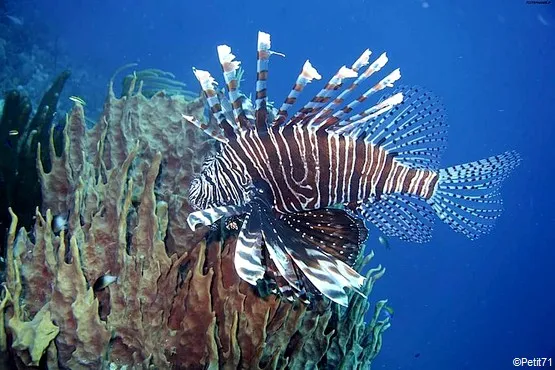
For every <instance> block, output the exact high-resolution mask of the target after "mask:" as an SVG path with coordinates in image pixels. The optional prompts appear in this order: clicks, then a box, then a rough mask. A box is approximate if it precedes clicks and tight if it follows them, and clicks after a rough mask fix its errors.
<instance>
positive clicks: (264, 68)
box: [254, 31, 271, 132]
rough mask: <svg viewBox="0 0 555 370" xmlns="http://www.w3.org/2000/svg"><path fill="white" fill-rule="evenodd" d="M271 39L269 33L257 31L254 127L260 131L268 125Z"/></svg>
mask: <svg viewBox="0 0 555 370" xmlns="http://www.w3.org/2000/svg"><path fill="white" fill-rule="evenodd" d="M270 47H271V41H270V35H269V34H268V33H265V32H261V31H259V32H258V42H257V53H256V58H257V61H256V97H255V109H256V110H255V115H254V116H255V121H256V128H257V129H258V130H259V131H260V132H262V131H265V130H266V129H267V126H268V122H267V121H268V92H267V81H268V66H269V62H270V55H271V51H270Z"/></svg>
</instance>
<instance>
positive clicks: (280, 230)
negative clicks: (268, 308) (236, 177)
mask: <svg viewBox="0 0 555 370" xmlns="http://www.w3.org/2000/svg"><path fill="white" fill-rule="evenodd" d="M259 190H260V189H255V190H254V191H250V192H249V196H250V197H249V202H248V203H246V204H245V205H242V206H219V207H213V208H209V209H205V210H202V211H196V212H193V213H191V214H189V217H188V218H187V222H188V224H189V226H190V227H191V229H193V230H196V229H197V228H198V227H199V226H209V225H212V224H213V223H215V222H216V221H218V220H219V219H221V218H224V217H233V216H239V215H241V216H242V217H243V218H244V219H243V224H242V226H241V229H240V231H239V235H238V238H237V242H236V247H235V259H234V265H235V269H236V271H237V274H238V275H239V277H240V278H241V279H243V280H245V281H246V282H247V283H249V284H251V285H253V286H257V284H258V283H259V282H260V280H263V279H266V278H270V279H271V280H273V281H275V283H276V285H277V287H278V288H279V291H280V293H281V294H282V295H283V296H285V297H286V298H287V299H288V300H290V301H292V300H293V299H294V298H295V297H297V298H299V299H300V300H301V301H303V302H305V303H309V302H310V298H309V297H313V296H316V297H318V296H322V295H323V296H325V297H327V298H329V299H330V300H332V301H333V302H336V303H338V304H340V305H342V306H347V305H348V294H347V291H348V290H351V289H352V290H354V291H356V292H357V293H359V294H361V295H363V296H364V294H363V292H362V289H363V285H364V282H365V278H364V277H362V276H361V275H359V274H358V273H357V272H356V271H355V270H354V269H353V268H352V265H353V264H354V262H355V260H356V259H357V257H358V253H359V247H360V245H361V244H363V243H364V240H365V239H366V235H367V230H366V228H365V226H364V224H363V222H362V221H360V220H358V219H356V218H354V217H351V216H349V215H348V214H347V213H346V212H344V211H341V210H338V209H332V208H325V209H320V210H317V211H307V212H299V213H294V214H286V215H282V216H281V217H276V216H275V214H274V212H273V210H272V207H271V202H269V201H268V196H267V195H266V194H265V192H264V191H259Z"/></svg>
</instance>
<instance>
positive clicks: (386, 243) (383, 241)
mask: <svg viewBox="0 0 555 370" xmlns="http://www.w3.org/2000/svg"><path fill="white" fill-rule="evenodd" d="M378 241H379V242H380V244H381V245H383V246H384V247H385V249H391V246H390V245H389V240H387V239H386V238H385V236H382V235H380V236H379V238H378Z"/></svg>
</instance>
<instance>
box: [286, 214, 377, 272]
mask: <svg viewBox="0 0 555 370" xmlns="http://www.w3.org/2000/svg"><path fill="white" fill-rule="evenodd" d="M281 219H282V220H283V221H284V222H285V224H286V225H287V226H289V227H290V228H292V229H293V230H295V231H296V233H297V234H298V235H299V236H300V238H301V239H303V240H304V241H305V242H307V243H309V244H313V245H315V246H316V247H317V248H319V249H320V250H322V251H323V252H325V253H327V254H329V255H330V256H332V257H334V258H337V259H338V260H340V261H342V262H344V263H346V264H347V265H349V266H353V264H354V263H355V261H356V259H357V257H358V255H359V253H360V250H361V246H362V245H363V244H364V242H365V241H366V239H367V237H368V229H367V228H366V226H365V225H364V222H363V221H362V220H360V219H359V218H357V217H353V216H351V215H349V214H348V213H347V212H346V211H344V210H341V209H336V208H322V209H318V210H313V211H305V212H296V213H290V214H284V215H282V216H281Z"/></svg>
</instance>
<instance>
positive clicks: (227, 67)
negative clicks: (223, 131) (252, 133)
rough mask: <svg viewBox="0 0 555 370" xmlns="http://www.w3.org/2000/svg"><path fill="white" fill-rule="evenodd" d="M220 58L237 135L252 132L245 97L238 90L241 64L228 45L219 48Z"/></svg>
mask: <svg viewBox="0 0 555 370" xmlns="http://www.w3.org/2000/svg"><path fill="white" fill-rule="evenodd" d="M218 58H219V59H220V64H221V66H222V71H223V75H224V80H225V83H226V87H227V92H228V96H229V101H230V103H231V109H232V111H233V119H234V121H235V124H234V127H233V128H234V130H235V133H236V134H238V133H239V132H241V131H248V130H251V129H252V128H253V127H254V126H253V124H252V123H251V122H250V120H249V119H248V118H247V116H246V115H245V112H244V111H243V96H242V95H241V94H240V93H239V88H238V87H239V81H238V80H237V72H238V71H239V66H240V65H241V62H240V61H238V60H235V55H233V53H232V52H231V48H230V47H229V46H227V45H220V46H218Z"/></svg>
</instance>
